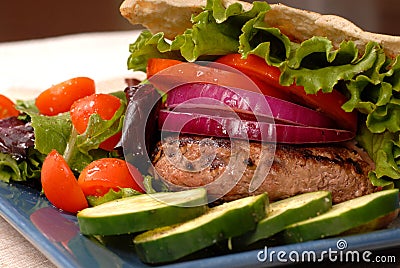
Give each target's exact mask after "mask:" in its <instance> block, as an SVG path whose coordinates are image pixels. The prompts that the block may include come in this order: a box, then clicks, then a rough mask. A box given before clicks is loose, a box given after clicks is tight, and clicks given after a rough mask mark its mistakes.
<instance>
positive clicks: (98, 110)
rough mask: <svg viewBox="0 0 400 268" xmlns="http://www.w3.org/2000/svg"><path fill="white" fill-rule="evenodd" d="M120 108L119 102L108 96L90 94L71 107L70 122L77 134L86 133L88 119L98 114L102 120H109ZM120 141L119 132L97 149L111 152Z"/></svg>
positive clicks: (115, 98) (117, 99)
mask: <svg viewBox="0 0 400 268" xmlns="http://www.w3.org/2000/svg"><path fill="white" fill-rule="evenodd" d="M120 107H121V100H120V99H119V98H117V97H115V96H113V95H109V94H92V95H90V96H86V97H84V98H81V99H79V100H77V101H76V102H74V103H73V104H72V106H71V110H70V114H71V121H72V124H73V125H74V127H75V129H76V130H77V131H78V133H79V134H83V133H84V132H85V131H86V128H87V125H88V123H89V118H90V116H91V115H93V114H98V115H99V116H100V117H101V119H103V120H110V119H111V118H113V116H114V114H115V113H116V112H117V111H118V109H119V108H120ZM120 139H121V132H119V133H117V134H115V135H113V136H112V137H110V138H108V139H107V140H105V141H104V142H102V143H101V144H100V145H99V147H100V148H102V149H104V150H107V151H111V150H112V149H114V147H115V146H116V145H117V143H118V142H119V141H120Z"/></svg>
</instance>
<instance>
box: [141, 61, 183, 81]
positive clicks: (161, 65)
mask: <svg viewBox="0 0 400 268" xmlns="http://www.w3.org/2000/svg"><path fill="white" fill-rule="evenodd" d="M180 63H182V61H179V60H171V59H162V58H151V59H149V60H148V61H147V68H146V74H147V78H150V77H152V76H153V75H155V74H156V73H158V72H159V71H162V70H164V69H167V68H168V67H171V66H174V65H177V64H180Z"/></svg>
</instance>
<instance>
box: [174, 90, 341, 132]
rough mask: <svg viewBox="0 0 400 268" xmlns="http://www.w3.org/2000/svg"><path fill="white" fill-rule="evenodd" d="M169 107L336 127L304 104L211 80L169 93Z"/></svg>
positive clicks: (304, 124)
mask: <svg viewBox="0 0 400 268" xmlns="http://www.w3.org/2000/svg"><path fill="white" fill-rule="evenodd" d="M166 106H167V107H171V108H175V107H182V108H190V109H193V110H195V109H196V108H198V107H202V106H203V107H207V108H210V109H214V110H215V109H233V110H234V111H235V112H239V113H250V114H255V115H256V116H262V117H264V116H265V117H273V118H274V119H275V120H278V121H280V122H284V123H287V124H295V125H303V126H315V127H324V128H326V127H333V126H335V125H336V124H335V123H334V122H333V121H332V120H331V119H330V118H329V117H327V116H325V115H323V114H321V113H319V112H316V111H314V110H311V109H308V108H305V107H303V106H300V105H297V104H294V103H291V102H287V101H283V100H281V99H277V98H274V97H270V96H264V95H263V94H259V93H256V92H250V91H247V90H242V89H238V88H228V87H223V86H219V85H215V84H209V83H190V84H184V85H181V86H178V87H176V88H174V89H173V90H171V91H169V92H168V98H167V101H166Z"/></svg>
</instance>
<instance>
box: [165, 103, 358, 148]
mask: <svg viewBox="0 0 400 268" xmlns="http://www.w3.org/2000/svg"><path fill="white" fill-rule="evenodd" d="M204 112H206V111H204ZM209 113H213V114H214V115H210V114H205V113H202V114H199V113H189V112H175V111H167V110H161V111H160V113H159V121H158V124H159V125H158V127H159V129H160V130H162V131H166V132H178V133H186V134H197V135H207V136H215V137H223V138H237V139H245V140H247V139H249V140H255V141H263V142H279V143H291V144H305V143H328V142H339V141H346V140H351V139H352V138H354V135H355V134H354V133H353V132H350V131H347V130H338V129H328V128H317V127H305V126H295V125H281V124H274V123H273V122H256V121H247V120H241V119H240V118H234V117H230V116H229V115H228V116H223V115H222V116H221V115H215V111H212V110H211V111H209Z"/></svg>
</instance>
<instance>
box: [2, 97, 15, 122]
mask: <svg viewBox="0 0 400 268" xmlns="http://www.w3.org/2000/svg"><path fill="white" fill-rule="evenodd" d="M18 115H19V112H18V110H17V109H15V104H14V102H13V101H12V100H10V99H9V98H7V97H6V96H4V95H1V94H0V119H2V118H7V117H11V116H18Z"/></svg>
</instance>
